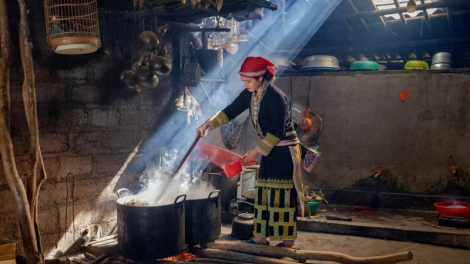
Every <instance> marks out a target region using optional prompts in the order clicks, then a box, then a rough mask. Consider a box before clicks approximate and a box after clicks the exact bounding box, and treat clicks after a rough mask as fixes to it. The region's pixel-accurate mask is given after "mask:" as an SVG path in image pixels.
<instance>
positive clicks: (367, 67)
mask: <svg viewBox="0 0 470 264" xmlns="http://www.w3.org/2000/svg"><path fill="white" fill-rule="evenodd" d="M349 69H350V70H351V71H376V70H378V69H379V64H378V63H377V62H375V61H355V62H353V63H351V65H350V66H349Z"/></svg>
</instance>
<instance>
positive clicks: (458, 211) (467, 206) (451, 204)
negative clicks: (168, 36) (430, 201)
mask: <svg viewBox="0 0 470 264" xmlns="http://www.w3.org/2000/svg"><path fill="white" fill-rule="evenodd" d="M434 207H436V210H437V213H438V214H439V215H440V216H447V217H462V218H470V203H468V202H461V201H443V202H437V203H434Z"/></svg>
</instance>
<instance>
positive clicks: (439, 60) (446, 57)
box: [431, 52, 452, 69]
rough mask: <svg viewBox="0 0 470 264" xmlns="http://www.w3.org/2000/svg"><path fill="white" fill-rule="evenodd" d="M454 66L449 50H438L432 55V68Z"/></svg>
mask: <svg viewBox="0 0 470 264" xmlns="http://www.w3.org/2000/svg"><path fill="white" fill-rule="evenodd" d="M449 68H452V54H450V53H448V52H438V53H436V54H434V56H432V65H431V69H449Z"/></svg>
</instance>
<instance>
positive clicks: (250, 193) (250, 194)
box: [242, 189, 256, 199]
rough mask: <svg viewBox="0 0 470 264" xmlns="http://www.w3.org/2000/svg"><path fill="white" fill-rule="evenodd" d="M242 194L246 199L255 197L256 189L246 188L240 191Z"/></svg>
mask: <svg viewBox="0 0 470 264" xmlns="http://www.w3.org/2000/svg"><path fill="white" fill-rule="evenodd" d="M242 196H243V197H245V198H247V199H255V196H256V190H255V189H249V190H246V191H244V192H243V193H242Z"/></svg>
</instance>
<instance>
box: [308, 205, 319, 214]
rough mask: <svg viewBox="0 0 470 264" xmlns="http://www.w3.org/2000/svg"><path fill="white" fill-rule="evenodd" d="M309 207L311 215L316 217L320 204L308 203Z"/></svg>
mask: <svg viewBox="0 0 470 264" xmlns="http://www.w3.org/2000/svg"><path fill="white" fill-rule="evenodd" d="M307 205H308V208H310V213H311V215H314V214H316V213H317V208H318V202H308V203H307Z"/></svg>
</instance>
